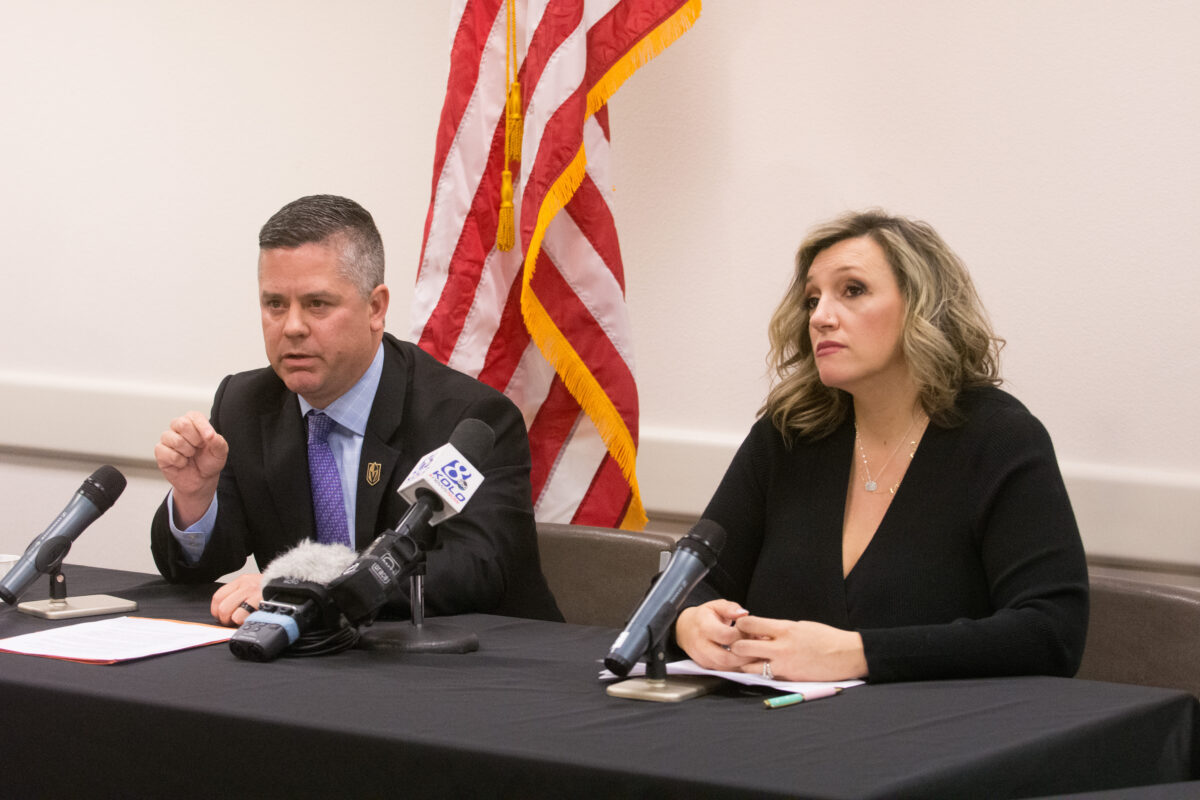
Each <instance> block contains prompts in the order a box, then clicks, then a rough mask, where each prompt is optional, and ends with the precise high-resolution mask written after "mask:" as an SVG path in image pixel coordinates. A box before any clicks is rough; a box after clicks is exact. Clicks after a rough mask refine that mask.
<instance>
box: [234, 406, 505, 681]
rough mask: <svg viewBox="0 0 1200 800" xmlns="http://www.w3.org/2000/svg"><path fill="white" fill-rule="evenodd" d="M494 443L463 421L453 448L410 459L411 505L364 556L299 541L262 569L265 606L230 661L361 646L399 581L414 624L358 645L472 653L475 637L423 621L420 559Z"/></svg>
mask: <svg viewBox="0 0 1200 800" xmlns="http://www.w3.org/2000/svg"><path fill="white" fill-rule="evenodd" d="M494 445H495V433H494V432H493V431H492V429H491V427H490V426H489V425H487V423H485V422H482V421H480V420H478V419H465V420H463V421H462V422H460V423H459V424H458V425H457V426H456V427H455V429H454V432H453V433H452V434H451V435H450V441H449V442H448V443H447V444H444V445H442V446H441V447H439V448H437V449H436V450H433V451H432V452H430V453H429V454H427V455H426V456H425V457H424V458H422V459H421V460H420V461H419V462H417V465H416V466H415V467H413V469H412V471H411V472H410V473H409V475H408V477H406V478H405V479H404V481H403V482H402V483H401V484H400V487H399V488H398V489H397V490H396V491H397V492H398V493H399V494H400V495H401V496H402V497H403V498H404V499H406V500H408V501H409V503H411V505H410V506H409V509H408V511H407V512H405V514H404V516H403V517H401V519H400V521H399V522H398V523H396V526H395V527H394V528H391V529H388V530H385V531H384V532H382V533H380V534H379V535H378V536H377V537H375V540H374V541H373V542H371V544H370V545H368V546H367V547H366V548H365V549H364V550H363V551H362V553H358V554H355V552H354V551H353V550H351V549H350V548H348V547H345V546H344V545H331V544H318V543H316V542H302V543H301V544H300V545H299V546H297V547H296V548H293V549H292V550H289V551H288V552H287V553H284V554H283V555H281V556H279V558H277V559H276V560H275V561H272V562H271V563H270V564H269V565H267V569H266V570H264V572H263V580H264V584H263V603H262V604H261V605H260V607H259V609H258V611H255V612H254V613H252V614H251V615H250V616H249V617H247V619H246V621H245V623H243V624H242V627H241V628H240V629H239V630H238V632H237V633H236V634H235V635H234V637H233V638H232V639H231V640H230V645H229V646H230V649H231V650H232V651H233V653H234V655H236V656H237V657H238V658H243V659H248V660H253V661H270V660H272V659H274V658H276V657H278V656H279V655H281V654H282V655H321V654H325V653H329V652H337V651H338V650H342V649H345V648H347V647H351V646H353V645H354V644H355V643H356V642H357V641H358V640H359V635H358V630H357V629H358V627H359V626H361V625H370V624H371V623H372V622H374V620H375V617H376V616H377V615H378V614H379V612H380V610H381V609H382V608H383V607H384V605H386V604H387V603H388V602H390V601H393V600H396V599H398V598H400V597H402V596H403V591H402V583H401V581H402V580H403V579H405V578H408V579H409V605H410V610H411V613H412V623H411V625H405V626H401V627H400V628H398V629H395V630H391V631H389V632H386V633H385V632H376V633H375V634H374V635H372V636H369V637H366V638H365V639H364V644H369V645H372V646H390V647H395V648H398V649H403V650H420V651H423V652H456V653H465V652H470V651H472V650H475V649H478V647H479V642H478V639H477V637H476V636H475V634H473V633H466V634H464V633H463V632H461V631H458V630H456V629H453V628H452V627H447V626H443V625H434V624H430V623H427V622H425V619H424V602H425V600H424V576H425V553H426V551H427V550H429V549H430V548H432V547H433V546H435V545H436V543H437V531H436V526H437V525H438V524H439V523H441V522H443V521H445V520H447V519H449V518H451V517H453V516H455V515H456V514H458V513H459V512H460V511H462V509H463V507H464V506H466V504H467V502H468V501H470V499H471V497H472V496H473V495H474V494H475V492H476V491H478V489H479V486H480V485H481V484H482V483H483V480H484V476H483V472H482V468H481V466H480V465H482V464H483V463H484V462H485V461H486V459H487V458H488V457H489V456H490V455H491V451H492V448H493V447H494ZM277 565H278V568H277Z"/></svg>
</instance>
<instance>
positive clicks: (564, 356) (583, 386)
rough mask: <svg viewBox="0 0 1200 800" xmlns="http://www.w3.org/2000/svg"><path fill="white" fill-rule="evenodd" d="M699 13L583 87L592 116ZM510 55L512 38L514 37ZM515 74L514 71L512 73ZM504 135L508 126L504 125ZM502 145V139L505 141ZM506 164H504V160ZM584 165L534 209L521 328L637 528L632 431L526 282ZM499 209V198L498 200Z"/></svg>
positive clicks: (695, 1)
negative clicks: (598, 442) (617, 478)
mask: <svg viewBox="0 0 1200 800" xmlns="http://www.w3.org/2000/svg"><path fill="white" fill-rule="evenodd" d="M508 1H509V3H510V6H509V14H510V17H509V22H510V30H513V31H515V23H514V20H515V17H514V16H512V15H513V13H514V12H513V10H512V6H511V3H512V0H508ZM699 16H700V0H689V2H687V3H685V4H684V5H683V6H681V7H680V8H679V10H678V11H676V12H675V13H674V14H672V15H671V16H670V17H669V18H668V19H666V20H664V21H663V22H662V23H661V24H660V25H659V26H658V27H657V28H655V29H654V30H653V31H651V32H650V33H648V34H647V35H646V36H644V37H643V38H642V39H641V40H640V41H639V42H638V43H637V44H636V45H634V46H633V47H632V48H631V49H630V50H629V52H627V53H626V54H625V55H624V56H623V57H622V58H621V59H620V60H619V61H617V63H615V64H614V65H613V66H612V67H611V68H610V69H609V70H608V72H606V73H605V74H604V76H603V77H602V78H601V79H600V80H599V81H597V83H596V85H595V86H594V87H592V90H591V91H590V92H588V98H587V114H588V116H591V115H593V114H595V113H596V111H598V110H599V109H600V108H602V107H603V106H604V104H605V103H607V102H608V100H609V98H610V97H612V95H613V94H614V93H616V91H617V89H619V88H620V86H621V84H622V83H624V82H625V80H626V79H627V78H628V77H629V76H630V75H632V74H633V73H634V72H636V71H637V69H638V68H639V67H641V66H642V65H643V64H646V63H647V62H648V61H650V60H651V59H652V58H654V57H655V56H656V55H658V54H659V53H661V52H662V51H663V50H664V49H666V47H667V46H668V45H670V44H671V43H672V42H674V41H675V40H676V39H678V38H679V37H680V36H682V35H683V34H684V33H685V32H686V31H687V30H688V29H689V28H691V26H692V24H693V23H695V21H696V20H697V19H698V18H699ZM512 44H513V48H512V49H513V52H514V54H515V51H516V46H515V38H514V39H513V42H512ZM514 74H515V72H514ZM506 134H507V128H506ZM506 148H507V143H506ZM506 167H507V163H506ZM586 167H587V154H586V153H585V152H584V149H583V147H582V146H580V148H579V152H578V153H576V155H575V158H574V159H572V161H571V163H570V164H568V165H567V167H566V169H564V170H563V172H562V174H561V175H559V176H558V178H557V180H555V182H554V184H553V185H552V186H551V187H550V189H549V190H548V191H547V192H546V196H545V197H544V198H543V199H542V206H541V208H540V209H538V217H537V224H536V225H535V227H534V230H533V235H532V236H531V237H530V242H529V246H528V249H527V250H526V252H525V265H524V268H523V274H522V279H521V315H522V317H524V319H525V327H526V328H527V329H528V330H529V335H530V337H531V338H532V339H533V341H534V342H535V343H536V344H537V346H538V349H539V350H541V352H542V355H543V356H545V358H546V360H547V361H549V362H550V363H551V364H553V365H554V369H555V371H556V372H557V373H558V375H559V376H560V377H561V378H562V381H563V384H564V385H565V386H566V387H567V390H568V391H569V392H570V393H571V395H572V396H573V397H574V398H575V400H576V401H577V402H578V403H579V405H580V407H582V408H583V410H584V411H585V412H586V413H587V415H588V417H590V418H591V420H592V422H593V424H595V426H596V430H597V431H599V433H600V438H601V439H603V440H604V444H605V446H606V447H607V448H608V451H609V453H611V454H612V456H613V459H614V460H615V461H616V462H617V465H618V466H619V467H620V468H621V473H622V474H623V475H624V476H625V479H626V480H627V481H628V482H629V487H630V490H631V493H632V496H631V497H630V500H629V507H628V509H627V510H626V512H625V518H624V519H623V520H622V521H621V527H622V528H626V529H633V530H641V529H642V528H643V527H645V525H646V521H647V520H646V511H645V507H644V506H643V504H642V495H641V491H640V489H639V488H638V481H637V473H636V469H635V465H636V461H637V444H636V443H635V442H634V441H633V434H632V433H631V432H630V430H629V427H628V426H627V425H626V424H625V420H624V418H623V417H622V416H621V414H620V412H619V411H617V409H616V407H615V406H614V405H613V402H612V400H611V398H609V396H608V394H607V393H606V392H605V391H604V389H603V387H601V386H600V382H599V381H598V380H597V379H596V376H595V375H593V374H592V372H591V370H589V369H588V368H587V365H586V364H584V363H583V359H582V358H580V356H579V353H578V352H576V350H575V348H574V347H572V346H571V343H570V342H569V341H568V340H567V337H566V336H564V335H563V333H562V331H560V330H559V329H558V326H557V325H555V324H554V320H553V319H551V317H550V314H549V313H548V312H547V311H546V309H545V307H544V306H543V305H542V303H541V301H540V300H539V299H538V298H537V296H536V295H535V294H534V292H533V289H532V286H531V282H532V280H533V273H534V270H535V268H536V266H537V257H538V253H539V251H540V250H541V246H542V240H543V239H545V237H546V229H547V228H548V227H549V225H550V221H551V220H552V219H553V218H554V216H555V215H556V214H557V213H558V212H559V211H561V210H562V209H563V207H564V206H566V204H567V203H568V202H569V201H570V199H571V198H572V197H573V196H574V194H575V192H576V191H577V190H578V189H579V186H580V184H581V183H582V182H583V178H584V173H585V170H586ZM501 207H502V208H503V201H502V203H501Z"/></svg>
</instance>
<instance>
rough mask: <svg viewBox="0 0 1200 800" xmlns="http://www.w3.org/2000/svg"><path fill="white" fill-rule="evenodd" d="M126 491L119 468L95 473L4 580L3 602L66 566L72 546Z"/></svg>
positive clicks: (1, 583) (0, 590)
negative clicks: (65, 562) (64, 564)
mask: <svg viewBox="0 0 1200 800" xmlns="http://www.w3.org/2000/svg"><path fill="white" fill-rule="evenodd" d="M123 491H125V476H124V475H122V474H121V473H120V472H119V471H118V470H117V469H116V467H110V466H107V465H106V466H103V467H100V469H98V470H96V471H95V472H93V473H92V474H91V475H90V476H89V477H88V478H87V480H85V481H84V482H83V485H81V486H80V487H79V490H78V491H77V492H75V496H74V497H72V498H71V500H70V502H68V503H67V505H66V507H65V508H63V510H62V512H61V513H60V514H59V515H58V516H57V517H56V518H55V519H54V521H53V522H51V523H50V526H49V527H48V528H46V530H44V531H42V533H41V534H40V535H38V537H37V538H36V539H34V540H33V541H32V542H30V543H29V547H27V548H25V553H24V554H23V555H22V556H21V560H20V561H18V562H17V563H16V565H15V566H13V568H12V569H11V570H9V571H8V574H7V575H5V576H4V577H3V579H0V600H4V602H6V603H8V604H9V605H12V604H14V603H16V602H17V598H18V597H20V596H21V595H22V594H24V593H25V590H26V589H28V588H29V586H30V584H32V583H33V581H34V580H35V579H36V578H37V577H38V576H39V575H46V574H49V573H51V572H54V571H55V570H57V569H58V568H59V567H60V566H61V565H62V560H63V557H64V556H66V554H67V551H68V550H70V549H71V543H72V542H74V541H75V540H76V539H78V538H79V534H81V533H83V530H84V528H86V527H87V526H88V525H91V524H92V523H93V522H95V521H96V520H97V519H99V517H100V515H101V514H103V513H104V512H105V511H108V509H109V508H111V507H112V504H113V503H115V502H116V501H117V498H118V497H120V496H121V492H123Z"/></svg>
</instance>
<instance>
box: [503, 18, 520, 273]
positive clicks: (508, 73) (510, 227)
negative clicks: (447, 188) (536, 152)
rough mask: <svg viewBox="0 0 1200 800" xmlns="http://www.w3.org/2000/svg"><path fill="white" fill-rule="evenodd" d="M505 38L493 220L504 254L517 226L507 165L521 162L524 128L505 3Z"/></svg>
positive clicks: (512, 25)
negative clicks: (501, 165)
mask: <svg viewBox="0 0 1200 800" xmlns="http://www.w3.org/2000/svg"><path fill="white" fill-rule="evenodd" d="M505 5H506V6H507V11H508V36H506V37H505V40H504V61H505V68H504V81H505V94H504V98H505V100H504V172H503V173H502V174H501V184H500V215H499V218H498V219H497V220H496V249H497V250H501V251H504V252H508V251H509V250H512V249H513V246H514V245H515V244H516V243H517V223H516V219H515V216H514V213H513V179H512V170H511V169H509V163H508V162H509V161H520V160H521V138H522V137H523V136H524V135H525V130H524V129H525V124H524V121H523V120H522V118H521V84H520V83H518V82H517V9H516V2H515V0H506V3H505Z"/></svg>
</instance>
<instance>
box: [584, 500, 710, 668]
mask: <svg viewBox="0 0 1200 800" xmlns="http://www.w3.org/2000/svg"><path fill="white" fill-rule="evenodd" d="M724 546H725V529H724V528H722V527H721V526H720V525H718V524H717V523H715V522H713V521H712V520H710V519H702V520H700V521H699V522H697V523H696V524H695V525H694V526H693V527H692V529H691V530H690V531H688V534H687V536H685V537H683V538H682V539H680V540H679V541H678V542H676V543H675V552H674V554H673V555H672V556H671V561H670V563H668V564H667V568H666V569H665V570H663V572H662V574H661V575H660V576H659V577H658V580H657V581H655V583H654V586H652V587H651V588H650V591H649V592H647V593H646V596H645V598H643V599H642V603H641V605H639V606H638V608H637V610H636V611H634V612H633V616H631V617H630V618H629V622H627V623H626V624H625V630H623V631H621V635H620V636H618V637H617V640H616V641H615V642H613V645H612V648H611V649H610V650H609V653H608V656H607V657H606V658H605V659H604V666H606V667H608V668H609V670H611V671H612V672H613V674H615V675H619V676H621V677H624V676H626V675H628V674H629V670H631V669H633V665H634V664H636V663H637V662H638V659H640V658H641V657H642V656H643V655H645V653H646V651H647V650H649V649H650V647H651V646H652V645H654V644H656V643H657V642H659V641H661V639H662V637H663V636H664V635H665V634H666V632H667V629H668V628H670V627H671V624H672V623H673V622H674V621H675V617H676V616H677V615H678V614H679V608H680V606H682V605H683V602H684V601H685V600H686V599H687V596H688V595H689V594H690V593H691V591H692V589H694V588H696V584H698V583H699V582H700V581H701V579H702V578H704V576H705V575H707V574H708V571H709V570H710V569H712V567H713V565H714V564H716V563H717V555H718V554H720V552H721V548H722V547H724Z"/></svg>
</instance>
